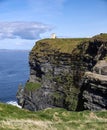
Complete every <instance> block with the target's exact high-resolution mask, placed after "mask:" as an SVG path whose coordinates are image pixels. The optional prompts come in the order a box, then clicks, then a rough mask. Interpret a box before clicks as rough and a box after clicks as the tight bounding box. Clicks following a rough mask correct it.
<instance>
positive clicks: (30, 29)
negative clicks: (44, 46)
mask: <svg viewBox="0 0 107 130" xmlns="http://www.w3.org/2000/svg"><path fill="white" fill-rule="evenodd" d="M51 29H52V28H51V27H50V26H48V25H46V24H42V23H37V22H0V39H6V38H9V39H15V38H20V39H27V40H33V39H39V38H40V35H41V34H43V33H45V32H48V31H50V30H51Z"/></svg>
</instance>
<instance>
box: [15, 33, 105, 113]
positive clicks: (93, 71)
mask: <svg viewBox="0 0 107 130" xmlns="http://www.w3.org/2000/svg"><path fill="white" fill-rule="evenodd" d="M106 60H107V34H100V35H98V36H95V37H93V38H88V39H87V38H80V39H79V38H77V39H59V38H57V39H43V40H40V41H38V42H37V43H36V45H35V46H34V47H33V49H32V51H31V52H30V58H29V65H30V78H29V81H28V82H27V84H26V86H25V88H24V89H23V88H20V89H19V91H18V93H17V99H18V103H19V104H20V105H21V106H22V107H23V108H26V109H29V110H33V111H37V110H41V109H45V108H48V107H62V108H65V109H67V110H73V111H75V110H78V111H80V110H85V109H89V110H102V109H107V78H106V75H107V62H106Z"/></svg>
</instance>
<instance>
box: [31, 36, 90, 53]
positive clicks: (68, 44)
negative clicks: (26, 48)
mask: <svg viewBox="0 0 107 130" xmlns="http://www.w3.org/2000/svg"><path fill="white" fill-rule="evenodd" d="M87 40H89V38H56V39H42V40H40V41H38V42H37V43H36V46H34V47H33V49H32V51H33V52H35V51H36V52H37V51H38V52H39V51H40V49H42V47H43V48H44V45H43V44H44V43H45V44H48V46H49V48H50V49H51V50H58V51H59V52H61V53H72V50H73V49H74V48H76V46H77V45H78V44H80V43H82V42H84V41H87ZM40 44H41V46H40ZM38 46H39V47H38ZM40 47H41V48H40Z"/></svg>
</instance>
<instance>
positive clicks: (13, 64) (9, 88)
mask: <svg viewBox="0 0 107 130" xmlns="http://www.w3.org/2000/svg"><path fill="white" fill-rule="evenodd" d="M28 55H29V51H18V50H14V51H13V50H0V102H5V103H7V102H8V103H9V102H10V103H12V102H13V103H15V102H16V101H17V100H16V92H17V90H18V85H19V84H23V85H24V84H25V82H26V81H27V80H28V78H29V64H28Z"/></svg>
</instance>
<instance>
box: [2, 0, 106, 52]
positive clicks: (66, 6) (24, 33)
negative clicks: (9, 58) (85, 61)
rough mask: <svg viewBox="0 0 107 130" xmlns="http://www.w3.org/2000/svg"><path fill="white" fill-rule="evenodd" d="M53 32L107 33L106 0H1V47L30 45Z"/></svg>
mask: <svg viewBox="0 0 107 130" xmlns="http://www.w3.org/2000/svg"><path fill="white" fill-rule="evenodd" d="M52 33H55V34H56V36H57V37H58V38H61V37H65V38H66V37H67V38H68V37H70V38H73V37H92V36H94V35H96V34H99V33H107V0H0V49H22V50H23V49H24V50H26V49H31V48H32V47H33V46H34V44H35V42H36V41H37V40H40V39H43V38H50V35H51V34H52Z"/></svg>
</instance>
